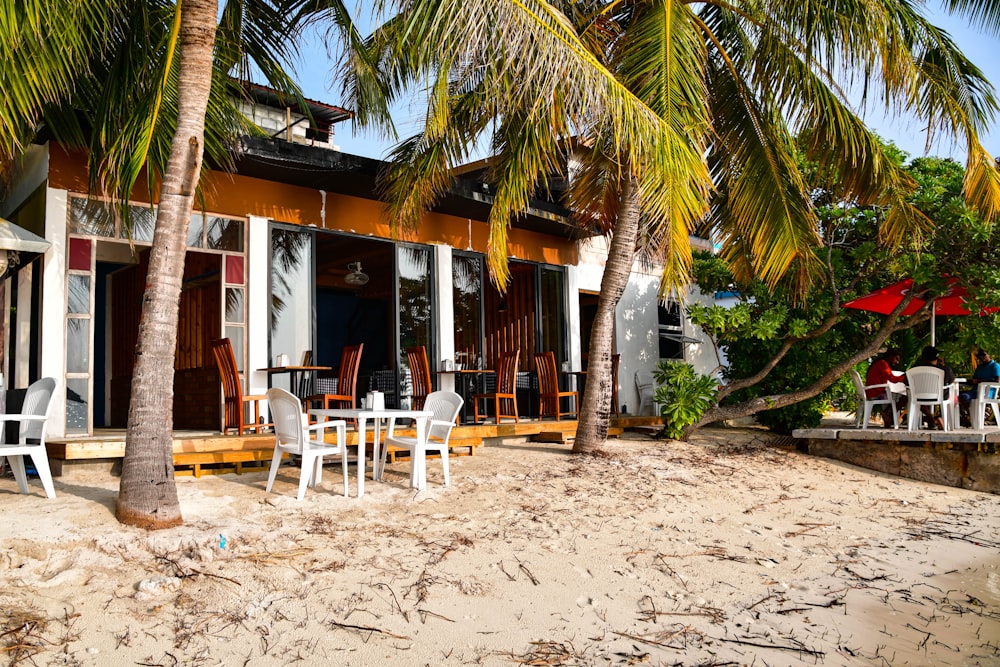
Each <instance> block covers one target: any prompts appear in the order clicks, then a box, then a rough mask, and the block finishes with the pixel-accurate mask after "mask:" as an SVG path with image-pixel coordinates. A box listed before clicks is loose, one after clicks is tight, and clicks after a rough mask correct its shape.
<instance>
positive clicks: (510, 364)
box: [472, 350, 521, 424]
mask: <svg viewBox="0 0 1000 667" xmlns="http://www.w3.org/2000/svg"><path fill="white" fill-rule="evenodd" d="M520 357H521V351H520V350H515V351H514V352H504V353H503V354H502V355H501V356H500V367H499V368H497V377H496V380H497V383H496V391H494V392H492V393H487V394H475V395H474V396H473V397H472V406H473V407H472V411H473V414H474V415H475V420H476V423H477V424H478V423H479V401H481V400H484V401H493V406H494V412H493V414H494V415H495V416H496V421H497V423H498V424H499V423H500V420H501V419H503V418H504V417H513V418H514V423H515V424H516V423H517V422H518V414H517V362H518V360H519V359H520ZM507 405H509V406H510V407H511V409H509V410H507V411H506V412H505V411H504V409H503V408H504V406H507ZM483 416H484V417H485V416H486V415H485V414H484V415H483Z"/></svg>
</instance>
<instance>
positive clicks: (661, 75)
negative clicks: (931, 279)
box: [348, 0, 1000, 452]
mask: <svg viewBox="0 0 1000 667" xmlns="http://www.w3.org/2000/svg"><path fill="white" fill-rule="evenodd" d="M395 4H396V5H397V6H398V11H397V13H396V14H395V15H394V16H393V17H392V19H391V20H390V21H388V22H387V23H385V24H384V25H383V26H382V27H381V28H380V29H379V30H377V31H376V33H375V34H374V35H373V36H372V38H371V42H370V47H371V48H372V49H373V52H374V53H376V54H378V62H379V63H380V68H381V70H380V71H381V75H380V76H376V75H374V74H373V73H372V71H371V70H370V69H369V68H355V70H354V71H353V72H351V74H350V79H349V80H350V85H349V88H348V90H349V92H352V93H354V95H355V99H358V100H360V99H364V98H366V97H367V98H369V99H370V98H372V97H374V96H376V95H377V94H378V92H379V91H385V95H386V96H387V98H388V100H389V102H392V101H394V100H395V99H396V98H398V97H399V96H401V95H404V94H406V92H407V91H408V90H410V89H411V88H412V87H413V86H415V85H416V86H419V85H424V86H425V88H424V90H423V91H422V92H424V93H425V94H426V99H427V108H426V114H425V119H424V126H423V130H422V132H420V134H418V135H417V136H414V137H412V138H409V139H407V140H405V141H403V142H402V143H401V144H400V145H399V146H398V147H397V149H396V150H395V151H394V154H393V163H394V164H393V167H392V169H391V171H390V173H389V175H388V178H387V185H386V194H387V197H388V200H389V210H390V213H391V216H392V220H393V222H394V224H396V225H400V226H413V225H415V224H416V223H417V221H418V219H419V215H420V212H421V211H423V210H424V209H426V208H428V207H429V206H431V205H433V203H434V202H435V201H436V199H437V198H438V197H439V196H440V195H441V194H442V193H443V191H444V190H445V189H446V188H447V187H448V184H449V182H450V169H451V168H452V167H453V166H455V165H456V164H458V163H461V162H462V161H464V160H466V159H467V158H468V155H469V152H470V149H471V147H473V146H476V145H478V144H479V143H480V142H481V141H482V139H483V137H484V136H485V137H487V138H488V139H489V140H490V142H491V148H492V153H493V154H494V158H492V159H491V163H492V165H493V166H492V172H491V174H490V176H491V179H492V181H493V182H494V183H495V186H496V197H495V201H494V205H493V209H492V212H491V215H490V219H489V222H490V241H489V249H488V263H489V266H490V270H491V277H492V279H493V281H494V282H495V283H496V284H497V286H498V287H500V288H501V289H502V288H503V286H504V285H505V284H506V281H507V278H508V273H507V266H506V255H507V252H506V238H507V236H506V234H507V229H508V226H509V223H510V220H511V218H512V217H513V216H514V215H516V214H518V213H520V212H522V211H524V210H525V208H526V207H527V204H528V199H529V197H531V196H532V195H533V194H535V193H536V192H537V191H538V190H545V189H546V188H547V186H548V179H549V178H550V177H551V176H552V175H553V174H556V173H559V172H566V171H569V172H571V176H572V179H571V190H570V195H569V203H570V205H571V208H572V209H573V210H574V211H575V213H576V215H577V217H578V219H579V221H580V223H581V224H587V225H595V224H596V225H598V226H599V227H600V228H601V229H602V230H604V232H605V233H606V234H608V235H609V236H610V246H609V254H608V262H607V266H606V269H605V273H604V276H603V279H602V284H601V295H600V298H599V302H598V310H597V314H596V317H595V322H594V329H593V332H592V334H591V343H590V351H589V364H590V368H589V370H590V375H591V376H592V377H598V378H610V376H611V374H610V357H611V336H612V326H613V322H614V312H615V307H616V306H617V303H618V301H619V299H620V297H621V294H622V292H623V290H624V287H625V285H626V282H627V279H628V275H629V272H630V270H631V267H632V264H633V261H634V260H636V258H637V257H638V258H640V259H646V260H649V261H655V262H656V263H658V264H660V265H662V266H663V267H664V270H663V279H662V283H661V293H662V294H663V295H664V296H666V295H667V294H669V293H670V291H672V290H679V289H681V288H682V287H683V286H684V285H686V283H687V282H688V270H689V266H690V262H691V252H690V246H689V240H688V239H689V234H691V233H692V232H694V231H695V230H696V229H698V230H700V232H701V233H702V234H708V235H711V237H712V238H713V239H715V240H717V241H718V242H719V243H721V245H722V253H723V256H724V257H725V258H726V259H727V260H728V262H729V263H730V265H731V266H732V268H733V271H734V273H735V275H736V276H737V277H738V278H740V279H744V280H748V279H750V278H752V277H757V278H761V279H763V280H765V281H766V282H767V283H768V284H770V285H775V284H776V283H777V282H778V281H779V280H783V281H791V282H792V284H793V285H794V286H795V287H797V288H798V292H799V293H801V290H803V289H804V288H805V286H806V285H808V283H809V281H810V280H811V279H812V278H813V277H814V275H816V273H817V267H818V264H817V262H816V260H815V258H814V257H813V256H812V254H811V251H810V248H811V247H812V246H813V245H814V244H815V241H816V238H817V235H816V229H817V224H818V223H817V220H816V217H815V215H814V213H813V211H812V210H811V209H810V207H809V198H808V193H807V192H806V189H805V185H804V180H803V178H802V176H801V174H800V173H799V171H798V167H797V165H796V161H795V159H794V151H793V142H792V137H793V136H794V135H796V134H803V135H806V136H809V137H810V138H811V141H810V143H809V144H808V148H807V157H808V159H810V160H813V161H815V162H818V163H819V164H820V165H821V166H822V167H823V168H826V169H829V170H831V171H832V172H833V173H835V174H837V175H839V177H840V178H841V180H842V182H844V183H846V184H847V195H848V196H850V197H852V198H853V199H855V200H857V201H860V202H868V203H878V204H881V205H883V206H886V207H888V208H890V210H891V214H890V215H889V216H888V218H887V220H886V223H885V225H884V227H883V230H882V236H883V240H884V241H885V242H886V243H889V244H894V243H898V242H899V241H900V240H901V239H903V238H905V237H906V236H907V235H909V234H919V233H921V232H922V231H923V230H925V229H926V228H927V225H928V224H929V222H928V221H927V220H926V219H925V218H924V217H923V216H921V215H920V214H919V212H918V211H916V210H915V209H914V208H913V207H912V206H910V205H909V204H908V203H907V202H906V200H905V196H906V193H907V192H909V191H910V189H912V186H913V184H912V183H911V181H910V180H909V179H908V178H907V177H906V175H905V174H903V173H902V172H901V171H900V170H899V169H898V168H897V166H896V165H894V164H893V161H892V160H891V159H889V158H888V157H887V156H886V155H885V154H884V153H883V150H882V147H881V146H880V144H879V142H878V141H877V139H876V137H875V136H874V135H873V134H872V133H871V132H870V131H869V130H868V129H867V128H866V127H865V126H864V124H863V123H862V122H861V120H860V118H859V117H858V115H857V114H856V113H854V112H853V111H852V110H851V108H850V105H849V103H848V102H847V99H848V95H847V93H846V92H845V91H844V89H842V88H841V85H845V84H844V83H843V82H844V81H845V80H846V81H847V82H848V83H853V84H854V85H855V86H861V87H862V89H863V90H865V91H866V92H869V91H876V90H877V91H880V92H882V93H883V96H882V102H884V104H885V106H886V107H889V108H890V109H892V110H906V111H909V112H913V113H916V114H918V115H919V116H920V117H922V118H924V119H926V120H927V122H928V127H929V128H931V129H933V130H935V131H945V132H949V133H952V134H953V135H956V136H960V137H962V138H964V139H965V142H966V146H967V149H968V155H969V165H968V171H967V176H966V193H967V197H968V200H969V202H970V204H972V205H973V206H974V207H976V208H977V209H978V210H980V211H981V212H982V213H983V214H984V216H985V217H986V218H987V219H989V220H994V219H996V218H997V217H998V214H1000V174H998V172H997V168H996V165H995V164H994V163H993V161H992V160H991V159H990V158H989V155H988V154H987V153H986V151H985V150H984V149H983V147H982V146H981V145H980V142H979V139H978V133H979V132H980V131H981V130H982V129H983V128H984V127H986V124H987V123H988V122H989V120H990V118H991V117H992V115H993V113H994V112H995V110H996V102H995V100H994V98H993V93H992V89H991V87H990V86H989V84H988V82H986V81H985V80H984V79H983V76H982V74H981V73H980V72H979V71H978V70H977V69H976V68H975V67H974V66H973V65H972V64H971V63H970V62H968V61H967V59H966V58H964V56H962V54H961V53H960V51H959V50H958V49H957V47H956V46H955V45H954V44H953V43H952V42H951V40H950V39H949V38H948V36H947V35H946V34H944V33H943V32H941V31H940V30H938V29H937V28H935V27H934V26H933V25H931V24H930V23H929V22H928V21H927V20H926V19H925V18H924V17H923V16H921V15H920V14H919V13H917V11H916V9H915V8H914V7H913V6H912V5H911V4H910V3H905V2H900V1H899V0H876V1H875V2H865V3H856V4H850V3H848V4H844V3H830V2H827V1H825V0H804V1H801V2H778V1H765V2H746V1H742V0H736V1H734V2H724V3H714V2H705V3H692V2H676V1H674V0H614V1H612V0H585V1H579V0H576V1H571V0H550V1H548V2H546V1H545V0H517V1H515V0H408V1H405V2H397V3H395ZM385 5H386V3H385V2H384V0H383V1H380V2H377V3H376V10H377V11H383V10H384V9H385ZM949 8H950V9H952V10H960V11H965V12H967V13H968V14H969V15H970V16H971V17H973V18H974V19H976V20H978V21H980V22H981V23H982V24H983V25H986V26H988V27H990V28H992V29H996V28H997V27H998V26H1000V4H998V3H995V2H991V3H985V4H984V3H974V2H970V1H968V0H952V2H951V3H950V4H949ZM425 82H426V83H425ZM383 106H385V105H383ZM359 112H360V113H361V115H360V120H361V121H362V122H371V121H378V122H384V118H378V117H377V118H372V117H371V116H370V115H366V114H365V112H366V110H365V109H364V108H359ZM597 389H598V390H597V391H588V392H587V394H586V396H585V399H584V404H583V406H582V408H581V419H580V422H579V427H578V431H577V439H576V444H575V445H574V451H578V452H588V451H593V450H596V449H599V448H601V447H602V446H603V444H604V441H605V439H606V436H607V424H608V418H609V414H610V413H609V407H610V397H611V387H610V383H609V382H602V383H600V384H599V385H598V387H597Z"/></svg>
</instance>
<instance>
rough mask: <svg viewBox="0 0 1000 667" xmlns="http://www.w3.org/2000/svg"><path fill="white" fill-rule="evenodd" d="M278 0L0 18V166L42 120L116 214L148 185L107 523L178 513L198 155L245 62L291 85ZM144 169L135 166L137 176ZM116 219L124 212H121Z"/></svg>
mask: <svg viewBox="0 0 1000 667" xmlns="http://www.w3.org/2000/svg"><path fill="white" fill-rule="evenodd" d="M299 4H301V3H298V2H292V1H291V0H288V1H285V0H231V1H230V2H227V3H226V4H225V6H224V7H223V8H222V12H221V14H220V12H219V4H218V2H217V0H184V2H183V3H180V2H173V1H171V0H131V1H127V2H123V1H121V0H23V1H21V2H18V3H14V4H13V5H10V6H8V7H7V8H6V9H5V10H4V11H3V12H0V49H3V51H2V53H0V81H3V82H4V95H3V101H2V102H0V164H4V165H8V164H10V163H11V162H12V161H13V160H14V159H16V157H17V156H18V154H19V153H20V152H21V151H22V150H23V147H24V146H25V145H26V144H27V142H29V141H30V140H31V138H32V137H33V135H34V133H35V132H36V131H37V129H38V128H39V127H40V126H42V125H44V126H45V127H47V128H49V130H50V131H51V132H52V133H53V134H54V135H55V136H56V138H58V139H59V140H60V141H62V142H63V143H65V144H67V145H70V146H83V147H86V148H88V149H89V151H90V162H91V170H90V173H91V179H92V189H93V191H95V192H103V193H104V194H105V195H107V196H108V197H109V199H110V201H111V202H112V203H113V205H116V206H117V207H118V209H119V211H120V212H121V213H122V214H127V212H128V207H127V201H128V198H129V194H130V193H131V191H132V188H133V186H134V185H135V184H136V182H137V181H138V179H140V178H141V177H142V176H143V174H145V177H146V178H147V179H148V184H149V186H150V191H151V192H158V193H159V206H158V209H157V217H156V225H155V230H154V238H153V246H152V249H151V252H150V262H149V273H148V277H147V283H148V287H147V290H146V294H145V297H144V299H143V306H142V315H141V322H140V330H139V338H138V344H137V349H136V365H135V371H134V376H133V383H132V393H131V403H130V407H129V418H128V434H127V438H126V447H125V458H124V462H123V469H122V477H121V484H120V490H119V499H118V506H117V512H116V513H117V516H118V518H119V519H120V520H121V521H123V522H126V523H129V524H134V525H140V526H144V527H147V528H162V527H167V526H170V525H175V524H177V523H180V522H181V521H182V518H181V514H180V507H179V505H178V502H177V494H176V489H175V486H174V475H173V458H172V441H171V431H172V426H173V424H172V420H171V414H172V403H173V374H174V351H175V347H176V335H177V316H178V300H179V295H180V287H181V278H182V276H183V271H184V255H185V247H186V238H187V228H188V223H189V221H190V218H191V212H192V208H193V205H194V201H195V196H196V193H197V186H198V182H199V176H200V173H201V169H202V164H203V162H202V161H203V156H207V157H208V158H209V160H210V161H211V162H212V163H213V164H214V165H217V166H220V165H221V166H223V167H224V166H226V165H227V164H229V162H230V157H229V156H230V153H229V148H230V146H231V144H232V142H233V140H234V139H235V138H236V137H238V136H240V135H241V134H246V133H248V132H252V131H253V128H252V127H251V126H250V125H249V124H248V121H246V120H245V119H244V118H243V116H242V115H241V114H240V113H239V112H238V109H237V107H236V105H235V103H234V100H235V99H237V98H238V97H239V96H240V89H239V80H240V79H241V78H242V77H241V76H240V75H241V74H246V73H247V72H248V71H249V68H250V67H251V66H253V67H255V68H256V70H257V71H258V72H259V73H260V74H261V75H263V77H264V78H265V79H266V80H267V81H268V83H269V84H270V85H271V86H272V87H274V88H276V89H277V90H279V91H280V92H282V93H285V94H288V95H291V96H296V95H298V91H297V88H296V86H295V85H294V84H293V82H292V81H291V80H290V79H289V77H288V76H287V74H286V72H285V70H284V69H283V67H282V63H287V62H289V61H290V58H291V56H292V54H293V51H292V50H291V49H292V47H293V46H294V42H293V41H292V39H291V37H292V31H293V29H294V26H293V25H292V24H291V23H290V22H289V20H288V16H289V14H290V12H292V11H293V10H294V9H296V8H297V5H299ZM144 168H145V170H144ZM126 222H127V219H126Z"/></svg>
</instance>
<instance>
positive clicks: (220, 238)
mask: <svg viewBox="0 0 1000 667" xmlns="http://www.w3.org/2000/svg"><path fill="white" fill-rule="evenodd" d="M208 247H209V248H212V249H213V250H232V251H233V252H243V221H242V220H232V219H230V218H214V217H209V218H208Z"/></svg>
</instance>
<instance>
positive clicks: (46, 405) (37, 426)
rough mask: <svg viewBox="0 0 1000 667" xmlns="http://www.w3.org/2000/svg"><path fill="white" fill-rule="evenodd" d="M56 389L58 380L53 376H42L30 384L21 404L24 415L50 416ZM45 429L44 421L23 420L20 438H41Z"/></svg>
mask: <svg viewBox="0 0 1000 667" xmlns="http://www.w3.org/2000/svg"><path fill="white" fill-rule="evenodd" d="M55 391H56V381H55V380H54V379H53V378H42V379H40V380H35V381H34V382H32V383H31V384H30V385H29V386H28V391H27V393H25V395H24V403H23V404H22V405H21V414H22V415H36V416H39V417H48V416H49V410H50V409H51V408H52V394H54V393H55ZM44 431H45V422H43V421H23V422H21V429H20V432H19V438H20V441H21V442H25V441H26V440H27V439H29V438H30V439H40V438H41V437H42V433H43V432H44Z"/></svg>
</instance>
